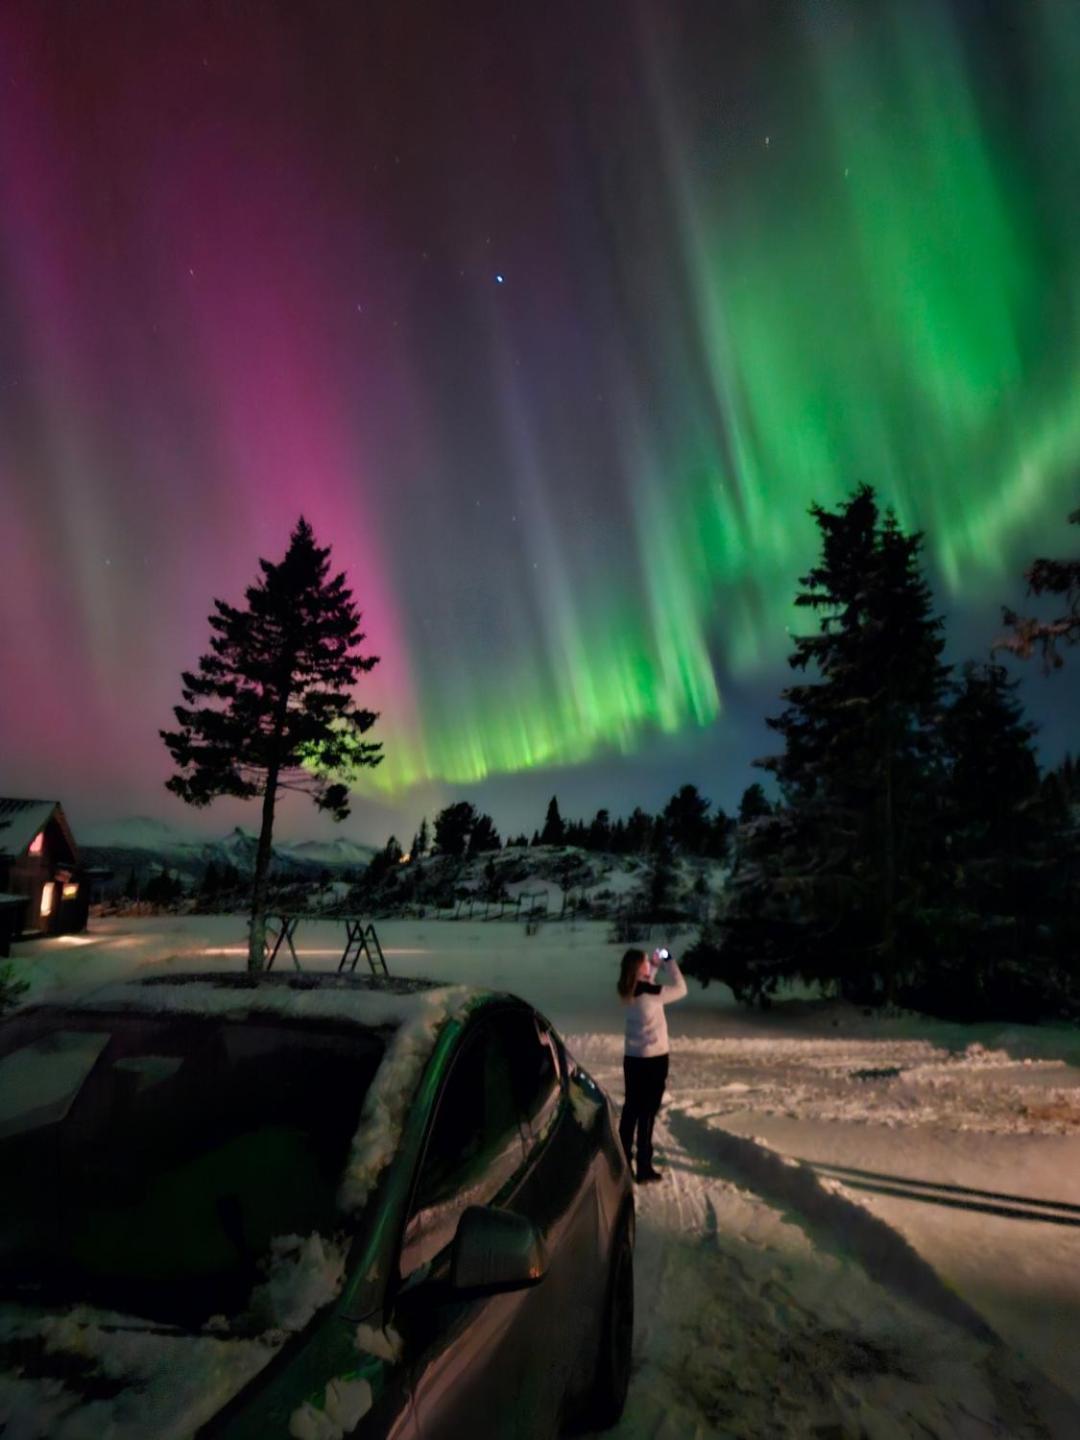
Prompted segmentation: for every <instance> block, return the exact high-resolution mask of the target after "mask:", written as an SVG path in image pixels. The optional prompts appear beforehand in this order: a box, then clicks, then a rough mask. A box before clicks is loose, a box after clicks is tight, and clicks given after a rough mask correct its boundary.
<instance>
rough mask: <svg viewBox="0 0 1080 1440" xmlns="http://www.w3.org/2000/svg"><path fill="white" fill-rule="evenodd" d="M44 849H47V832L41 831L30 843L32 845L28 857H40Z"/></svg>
mask: <svg viewBox="0 0 1080 1440" xmlns="http://www.w3.org/2000/svg"><path fill="white" fill-rule="evenodd" d="M44 849H45V831H44V830H39V831H38V833H37V834H36V835H35V836H34V838H33V840H31V841H30V845H29V847H28V849H27V851H26V853H27V854H28V855H40V854H41V853H42V851H43V850H44Z"/></svg>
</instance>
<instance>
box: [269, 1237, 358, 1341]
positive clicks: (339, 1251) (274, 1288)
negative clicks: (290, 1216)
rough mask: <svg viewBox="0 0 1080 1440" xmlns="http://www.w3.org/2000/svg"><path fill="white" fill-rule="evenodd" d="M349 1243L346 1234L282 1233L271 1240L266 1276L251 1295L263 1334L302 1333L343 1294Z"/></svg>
mask: <svg viewBox="0 0 1080 1440" xmlns="http://www.w3.org/2000/svg"><path fill="white" fill-rule="evenodd" d="M347 1255H348V1245H347V1243H346V1241H345V1237H344V1236H337V1237H335V1238H334V1239H332V1240H324V1239H323V1237H322V1236H321V1235H309V1236H307V1238H306V1239H305V1238H304V1237H303V1236H300V1235H284V1236H279V1237H278V1238H277V1239H276V1240H274V1241H272V1243H271V1254H270V1259H269V1261H268V1264H267V1278H266V1281H265V1283H264V1284H262V1285H260V1286H258V1287H257V1289H256V1290H255V1292H254V1294H253V1295H252V1297H251V1315H252V1318H253V1320H254V1321H255V1323H256V1324H257V1325H258V1326H259V1327H260V1328H261V1329H262V1330H263V1332H264V1333H273V1332H275V1331H278V1330H284V1331H293V1332H299V1331H300V1330H303V1329H304V1327H305V1326H306V1325H307V1324H308V1322H309V1321H310V1320H311V1319H312V1318H313V1317H314V1316H315V1314H316V1312H317V1311H319V1310H321V1309H322V1308H323V1306H324V1305H329V1304H330V1302H331V1300H335V1299H336V1298H337V1296H338V1295H339V1294H340V1293H341V1286H342V1284H343V1282H344V1280H345V1260H346V1258H347Z"/></svg>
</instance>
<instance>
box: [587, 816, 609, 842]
mask: <svg viewBox="0 0 1080 1440" xmlns="http://www.w3.org/2000/svg"><path fill="white" fill-rule="evenodd" d="M585 843H586V845H587V847H588V848H589V849H590V850H610V849H611V815H610V813H609V812H608V811H607V810H598V811H597V812H596V814H595V816H594V817H593V820H592V823H591V824H590V826H589V831H588V835H587V836H586V840H585Z"/></svg>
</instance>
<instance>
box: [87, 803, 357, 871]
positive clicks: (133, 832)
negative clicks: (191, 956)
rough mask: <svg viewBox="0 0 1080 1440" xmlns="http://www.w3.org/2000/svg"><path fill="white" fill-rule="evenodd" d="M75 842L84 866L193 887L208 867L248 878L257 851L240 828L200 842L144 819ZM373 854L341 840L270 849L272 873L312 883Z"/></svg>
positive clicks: (97, 829) (94, 828)
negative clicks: (166, 874)
mask: <svg viewBox="0 0 1080 1440" xmlns="http://www.w3.org/2000/svg"><path fill="white" fill-rule="evenodd" d="M75 838H76V840H77V842H78V845H79V850H80V852H81V854H82V857H83V860H84V862H85V863H86V864H87V865H92V866H101V867H104V868H106V869H110V870H112V871H113V873H114V874H116V875H117V876H120V877H122V876H124V875H126V874H128V873H129V872H130V871H131V870H134V871H135V872H136V874H137V875H138V876H139V879H140V880H142V879H144V878H145V877H146V876H147V875H149V874H152V873H154V872H155V871H159V870H162V869H163V868H164V867H165V866H168V868H169V869H170V870H171V871H172V872H173V873H174V874H178V875H180V876H182V877H183V878H184V879H186V880H187V881H189V882H190V883H194V884H197V883H198V882H199V881H201V880H202V877H203V875H204V874H205V873H206V867H207V866H208V865H209V864H210V863H211V862H213V863H214V864H215V865H217V866H218V868H219V869H220V868H221V866H223V865H235V866H236V868H237V869H238V870H239V871H241V873H245V874H250V873H251V871H252V870H253V868H254V865H255V852H256V850H257V848H258V838H257V837H256V836H255V835H253V834H252V833H251V832H250V831H247V830H244V829H242V828H241V827H240V826H239V825H238V826H237V827H236V828H235V829H234V830H231V831H230V832H229V834H228V835H225V836H223V837H222V838H221V839H219V840H200V839H197V838H194V837H192V836H190V835H183V834H181V832H180V831H178V830H175V829H173V827H172V826H171V825H168V824H167V823H166V822H165V821H163V820H152V819H150V818H148V817H147V816H145V815H135V816H132V817H131V818H130V819H127V820H114V821H109V822H106V823H104V824H99V825H86V826H83V827H82V828H81V829H80V830H79V832H78V834H77V835H76V837H75ZM374 854H375V847H374V846H372V845H360V844H358V843H357V842H356V841H355V840H349V839H347V838H345V837H344V836H340V837H335V838H334V839H333V840H301V841H282V842H281V843H279V844H276V845H275V846H274V858H273V860H272V862H271V871H272V873H275V874H277V875H279V876H287V877H295V878H296V879H298V880H302V879H305V878H316V877H318V876H320V875H321V874H322V873H323V871H324V870H329V871H331V872H336V875H337V878H342V876H343V875H347V876H348V877H349V878H352V877H353V876H354V875H356V874H357V873H358V872H359V871H361V870H362V869H363V868H364V867H365V866H366V865H367V864H368V862H369V861H370V859H371V857H372V856H373V855H374Z"/></svg>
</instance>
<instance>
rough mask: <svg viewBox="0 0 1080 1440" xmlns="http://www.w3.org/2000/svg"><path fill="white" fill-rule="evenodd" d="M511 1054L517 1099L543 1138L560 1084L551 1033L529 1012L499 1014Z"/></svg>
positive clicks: (531, 1129) (534, 1130)
mask: <svg viewBox="0 0 1080 1440" xmlns="http://www.w3.org/2000/svg"><path fill="white" fill-rule="evenodd" d="M499 1024H500V1028H501V1029H502V1032H503V1038H504V1042H505V1044H506V1048H507V1051H508V1053H509V1055H510V1066H511V1083H512V1085H513V1090H514V1100H515V1103H516V1104H517V1106H518V1109H519V1110H520V1111H521V1113H522V1115H523V1117H524V1119H525V1122H526V1125H527V1127H528V1129H529V1132H530V1134H531V1137H532V1139H533V1140H539V1139H542V1138H543V1136H545V1135H546V1134H547V1132H548V1130H549V1128H550V1126H551V1123H552V1121H553V1120H554V1118H555V1114H556V1111H557V1110H558V1106H559V1097H560V1095H561V1084H560V1080H559V1067H558V1061H557V1059H556V1054H555V1044H554V1040H553V1038H552V1035H551V1032H550V1031H549V1030H548V1029H547V1027H546V1026H545V1025H543V1024H542V1023H541V1022H540V1021H539V1019H538V1018H537V1017H536V1016H535V1015H533V1014H532V1013H531V1012H530V1011H527V1010H520V1011H513V1012H512V1013H510V1014H508V1015H506V1016H503V1017H500V1021H499Z"/></svg>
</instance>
